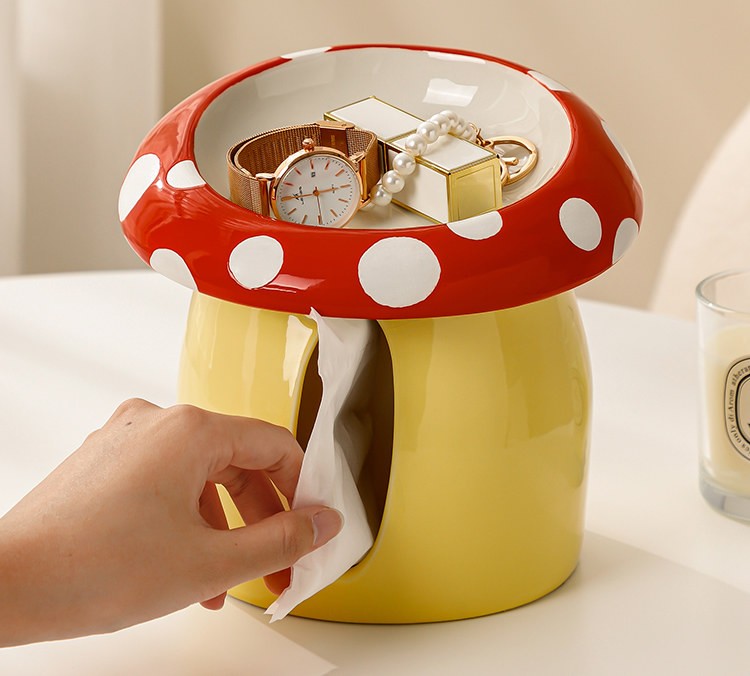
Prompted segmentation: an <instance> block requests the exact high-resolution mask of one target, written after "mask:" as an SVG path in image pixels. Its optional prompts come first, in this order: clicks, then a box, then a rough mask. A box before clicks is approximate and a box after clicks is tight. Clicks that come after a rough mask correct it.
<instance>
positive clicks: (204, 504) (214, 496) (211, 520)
mask: <svg viewBox="0 0 750 676" xmlns="http://www.w3.org/2000/svg"><path fill="white" fill-rule="evenodd" d="M198 511H199V512H200V515H201V516H202V517H203V518H204V519H205V521H206V523H207V524H208V525H209V526H211V527H212V528H218V529H219V530H227V529H228V528H229V525H228V524H227V517H226V515H225V514H224V508H223V507H222V506H221V499H220V498H219V491H218V490H217V488H216V484H214V483H210V482H207V483H206V485H205V486H204V487H203V492H202V493H201V496H200V498H199V499H198Z"/></svg>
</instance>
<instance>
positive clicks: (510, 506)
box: [180, 293, 590, 623]
mask: <svg viewBox="0 0 750 676" xmlns="http://www.w3.org/2000/svg"><path fill="white" fill-rule="evenodd" d="M379 324H380V327H381V329H382V334H383V336H382V341H381V342H382V350H381V357H380V363H379V367H378V373H379V376H380V378H379V380H378V382H375V383H373V389H374V392H375V402H376V409H377V410H375V411H374V418H375V422H376V430H378V431H379V434H376V435H375V441H374V447H373V449H372V450H371V457H370V459H369V460H368V464H367V465H366V466H365V470H364V475H365V480H366V481H365V482H366V485H363V486H362V491H363V494H366V495H367V496H368V502H369V503H370V504H371V505H372V507H371V512H372V513H371V516H372V518H373V520H374V521H376V522H377V521H379V522H380V525H379V528H378V529H377V537H376V540H375V544H374V546H373V548H372V549H371V550H370V552H369V553H368V554H367V556H366V557H365V558H364V559H363V560H362V561H361V562H360V563H359V564H357V565H356V566H355V567H354V568H352V569H351V570H350V571H348V572H347V573H346V574H345V575H344V576H343V577H341V578H340V579H339V580H337V581H336V582H335V583H333V584H332V585H330V586H329V587H327V588H326V589H323V590H322V591H320V592H319V593H318V594H316V595H315V596H313V597H312V598H310V599H309V600H307V601H305V602H304V603H302V604H301V605H299V606H298V607H297V608H296V609H295V611H294V612H293V614H295V615H301V616H305V617H314V618H321V619H326V620H337V621H345V622H368V623H405V622H432V621H439V620H452V619H459V618H466V617H474V616H478V615H485V614H489V613H494V612H498V611H501V610H506V609H509V608H513V607H515V606H519V605H522V604H524V603H528V602H530V601H533V600H534V599H537V598H539V597H540V596H543V595H544V594H546V593H548V592H550V591H552V590H553V589H555V588H556V587H557V586H559V585H560V584H562V583H563V582H564V581H565V580H566V579H567V577H568V576H569V575H570V574H571V573H572V571H573V569H574V568H575V566H576V564H577V561H578V555H579V551H580V546H581V539H582V534H583V510H584V497H585V496H584V493H585V474H586V455H587V447H588V434H589V411H590V374H589V366H588V357H587V353H586V347H585V339H584V335H583V330H582V327H581V324H580V319H579V315H578V309H577V305H576V301H575V297H574V296H573V294H572V293H567V294H562V295H559V296H555V297H553V298H550V299H547V300H544V301H541V302H538V303H534V304H531V305H526V306H523V307H519V308H512V309H509V310H502V311H498V312H491V313H485V314H478V315H469V316H463V317H444V318H436V319H415V320H389V321H381V322H379ZM316 341H317V337H316V330H315V324H314V323H313V322H312V321H311V320H310V319H308V318H306V317H300V316H294V315H287V314H283V313H277V312H271V311H267V310H257V309H253V308H248V307H244V306H239V305H233V304H230V303H227V302H224V301H220V300H216V299H214V298H210V297H207V296H203V295H200V294H195V296H194V297H193V302H192V306H191V310H190V316H189V319H188V326H187V335H186V340H185V347H184V351H183V358H182V365H181V381H180V398H181V399H182V401H184V402H189V403H192V404H195V405H198V406H202V407H204V408H208V409H212V410H216V411H221V412H226V413H233V414H241V415H247V416H253V417H259V418H264V419H266V420H270V421H272V422H274V423H277V424H281V425H285V426H287V427H289V428H290V429H291V430H292V431H297V432H298V437H302V438H303V439H302V441H303V442H304V440H305V439H306V435H307V434H309V426H310V424H311V420H312V419H313V418H314V413H315V407H316V405H317V401H318V397H319V392H318V391H316V388H317V383H316V378H315V360H314V359H313V360H311V357H312V356H313V353H314V350H315V346H316ZM308 365H309V366H310V369H309V372H308ZM306 376H307V377H306ZM298 417H299V423H300V429H299V430H297V428H298ZM303 428H304V429H303ZM391 450H392V452H391ZM227 503H230V501H229V499H228V498H226V496H225V506H226V507H227V512H228V513H229V515H230V520H231V521H232V524H233V525H240V524H241V523H242V521H241V519H240V518H239V515H237V514H236V511H235V510H234V509H233V505H231V504H227ZM232 595H233V596H236V597H237V598H240V599H242V600H245V601H248V602H250V603H253V604H255V605H259V606H264V607H265V606H267V605H268V604H270V603H271V602H272V601H273V600H274V598H275V597H274V596H273V595H272V594H270V593H269V592H268V591H267V590H266V588H265V585H264V584H263V582H262V580H255V581H251V582H248V583H246V584H243V585H240V586H239V587H237V588H235V589H234V590H232Z"/></svg>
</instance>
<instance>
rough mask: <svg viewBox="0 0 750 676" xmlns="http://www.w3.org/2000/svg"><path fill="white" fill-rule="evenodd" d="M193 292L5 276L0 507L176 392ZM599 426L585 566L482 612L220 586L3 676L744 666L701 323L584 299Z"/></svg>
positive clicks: (740, 557) (733, 527)
mask: <svg viewBox="0 0 750 676" xmlns="http://www.w3.org/2000/svg"><path fill="white" fill-rule="evenodd" d="M188 302H189V292H188V291H187V290H186V289H183V288H182V287H180V286H178V285H176V284H173V283H171V282H169V281H167V280H165V279H163V278H161V277H159V276H157V275H155V274H153V273H150V272H127V273H88V274H70V275H53V276H38V277H15V278H5V279H0V403H1V404H2V405H1V406H0V429H2V433H3V439H2V444H1V448H0V513H4V512H5V511H7V510H8V509H9V508H10V507H11V506H12V505H13V504H14V503H15V502H16V501H17V500H18V499H19V498H21V496H22V495H24V494H25V493H26V492H27V491H28V490H29V489H31V488H32V487H33V486H34V485H35V484H36V483H37V482H38V481H39V480H40V479H41V478H42V477H43V476H44V475H45V474H46V473H47V472H48V471H49V470H51V469H52V468H53V467H54V466H55V465H56V464H58V463H59V462H60V461H61V460H62V459H63V457H64V456H66V455H67V454H68V453H70V452H71V451H73V450H74V449H75V448H77V447H78V445H79V444H80V443H81V442H82V441H83V439H84V437H85V436H86V435H87V434H88V433H89V432H90V431H92V430H93V429H95V428H97V427H99V426H101V425H102V423H103V422H104V421H105V420H106V419H107V418H108V417H109V415H110V413H111V412H112V411H113V410H114V408H115V407H116V406H117V404H119V403H120V402H121V401H122V400H123V399H126V398H128V397H131V396H140V397H144V398H146V399H150V400H151V401H154V402H155V403H158V404H160V405H163V406H166V405H169V404H171V403H174V400H175V384H176V379H177V362H178V356H179V351H180V346H181V342H182V335H183V330H184V325H185V317H186V311H187V305H188ZM581 309H582V314H583V318H584V324H585V326H586V332H587V335H588V339H589V348H590V351H591V360H592V364H593V372H594V402H595V403H594V425H593V439H592V445H591V455H590V460H591V462H590V471H589V484H588V485H589V490H588V501H587V521H586V537H585V541H584V546H583V552H582V556H581V563H580V565H579V567H578V569H577V570H576V572H575V573H574V575H573V576H572V577H571V579H570V580H569V581H568V582H567V583H566V584H564V585H563V586H562V587H561V588H560V589H558V590H557V591H555V592H553V593H552V594H550V595H548V596H547V597H545V598H543V599H541V600H539V601H537V602H535V603H532V604H529V605H527V606H524V607H522V608H518V609H516V610H512V611H508V612H506V613H500V614H497V615H493V616H490V617H485V618H478V619H473V620H464V621H460V622H446V623H442V624H433V625H412V626H367V625H347V624H337V623H330V622H319V621H314V620H306V619H300V618H295V617H289V618H287V619H285V620H283V621H281V622H278V623H275V624H273V625H269V624H268V623H267V620H266V618H265V617H264V616H263V614H262V611H260V610H259V609H257V608H254V607H252V606H249V605H246V604H243V603H241V602H237V601H234V600H231V601H229V602H228V603H227V606H226V607H225V609H224V610H223V611H221V612H219V613H212V612H209V611H205V610H203V609H202V608H200V607H193V608H189V609H187V610H185V611H182V612H179V613H176V614H174V615H171V616H169V617H167V618H162V619H159V620H155V621H153V622H149V623H146V624H143V625H140V626H137V627H133V628H130V629H126V630H123V631H120V632H117V633H115V634H111V635H106V636H95V637H87V638H82V639H76V640H71V641H60V642H52V643H43V644H38V645H31V646H24V647H19V648H8V649H4V650H0V674H34V675H38V674H77V675H80V674H157V673H158V674H261V675H265V674H268V675H273V676H284V675H286V674H290V675H294V676H307V675H310V676H317V675H320V674H329V673H334V674H337V675H338V674H366V675H368V676H369V675H377V674H389V675H394V676H395V675H397V674H409V675H412V674H430V675H437V674H472V675H474V674H506V673H507V674H552V673H554V674H655V673H660V674H661V673H663V674H748V673H750V639H749V638H748V630H749V629H750V527H749V526H747V525H745V524H742V523H739V522H736V521H733V520H730V519H728V518H725V517H723V516H721V515H719V514H717V513H715V512H714V511H712V510H711V508H710V507H708V506H707V505H706V504H705V503H704V502H703V500H702V498H701V496H700V494H699V492H698V487H697V434H696V399H697V392H696V388H697V375H696V365H695V362H696V347H695V327H694V325H693V324H691V323H688V322H683V321H679V320H675V319H669V318H666V317H661V316H657V315H653V314H648V313H645V312H640V311H636V310H631V309H626V308H622V307H615V306H609V305H604V304H599V303H592V302H582V303H581Z"/></svg>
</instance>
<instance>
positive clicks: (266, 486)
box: [223, 470, 284, 525]
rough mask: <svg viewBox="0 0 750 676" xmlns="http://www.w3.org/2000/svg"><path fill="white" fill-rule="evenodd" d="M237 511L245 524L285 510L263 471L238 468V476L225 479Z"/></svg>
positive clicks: (225, 486) (225, 485) (256, 521)
mask: <svg viewBox="0 0 750 676" xmlns="http://www.w3.org/2000/svg"><path fill="white" fill-rule="evenodd" d="M223 485H224V488H226V490H227V492H228V493H229V495H230V496H231V497H232V502H234V505H235V507H237V511H238V512H239V513H240V515H241V516H242V520H243V521H244V522H245V525H250V524H253V523H258V522H259V521H262V520H263V519H267V518H268V517H269V516H273V515H274V514H276V513H277V512H282V511H284V505H283V504H282V502H281V498H280V497H279V494H278V493H277V492H276V488H275V487H274V485H273V483H272V482H271V480H270V479H269V478H268V476H267V475H266V474H265V473H263V472H250V471H247V470H238V472H237V474H236V476H234V477H233V478H232V479H230V480H228V481H227V480H225V481H224V484H223Z"/></svg>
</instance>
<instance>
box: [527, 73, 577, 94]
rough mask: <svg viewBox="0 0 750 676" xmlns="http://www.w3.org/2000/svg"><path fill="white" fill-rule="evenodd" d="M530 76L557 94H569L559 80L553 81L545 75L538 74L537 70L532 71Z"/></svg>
mask: <svg viewBox="0 0 750 676" xmlns="http://www.w3.org/2000/svg"><path fill="white" fill-rule="evenodd" d="M529 75H531V77H533V78H534V79H535V80H537V81H539V82H541V83H542V84H543V85H544V86H545V87H547V89H552V90H553V91H556V92H569V91H570V89H568V88H567V87H566V86H565V85H561V84H560V83H559V82H557V80H553V79H552V78H551V77H547V76H546V75H544V73H537V72H536V71H535V70H530V71H529Z"/></svg>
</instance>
